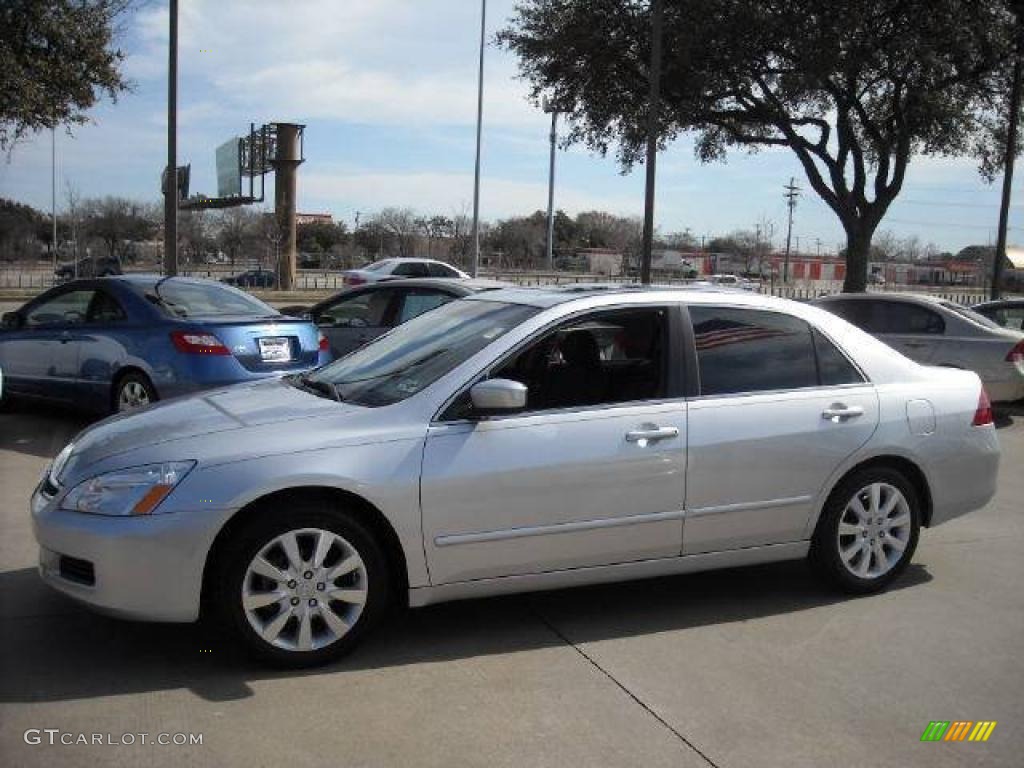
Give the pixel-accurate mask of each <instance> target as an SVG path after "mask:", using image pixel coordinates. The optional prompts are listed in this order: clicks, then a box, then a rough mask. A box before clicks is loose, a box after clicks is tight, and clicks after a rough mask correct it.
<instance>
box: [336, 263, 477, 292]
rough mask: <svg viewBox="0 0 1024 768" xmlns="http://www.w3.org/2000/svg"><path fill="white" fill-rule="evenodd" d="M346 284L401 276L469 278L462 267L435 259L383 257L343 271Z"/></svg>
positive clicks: (372, 281) (363, 283)
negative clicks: (458, 267) (357, 267)
mask: <svg viewBox="0 0 1024 768" xmlns="http://www.w3.org/2000/svg"><path fill="white" fill-rule="evenodd" d="M342 277H343V278H344V280H345V285H353V286H354V285H366V284H367V283H376V282H379V281H381V280H393V279H395V278H400V277H447V278H468V277H469V275H467V274H466V273H465V272H463V271H462V270H461V269H456V268H455V267H453V266H452V265H451V264H445V263H444V262H443V261H435V260H434V259H381V260H380V261H375V262H374V263H373V264H368V265H367V266H365V267H363V268H361V269H348V270H345V271H344V272H342Z"/></svg>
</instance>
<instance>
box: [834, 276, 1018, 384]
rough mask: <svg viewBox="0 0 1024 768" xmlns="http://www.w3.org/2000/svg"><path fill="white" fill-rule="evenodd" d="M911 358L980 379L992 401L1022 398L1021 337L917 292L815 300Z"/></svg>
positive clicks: (852, 294) (853, 295)
mask: <svg viewBox="0 0 1024 768" xmlns="http://www.w3.org/2000/svg"><path fill="white" fill-rule="evenodd" d="M814 303H815V304H817V305H818V306H819V307H821V308H822V309H827V310H828V311H829V312H832V313H833V314H836V315H839V317H841V318H843V319H844V320H846V321H848V322H851V323H853V324H854V325H856V326H857V327H858V328H861V329H862V330H865V331H867V332H868V333H870V334H872V335H873V336H877V337H878V338H879V339H881V340H882V341H884V342H885V343H886V344H888V345H889V346H891V347H893V348H894V349H896V350H898V351H899V352H902V353H903V354H904V355H906V356H907V357H909V358H910V359H911V360H916V361H917V362H919V363H923V364H925V365H935V366H941V367H944V368H963V369H965V370H968V371H974V372H975V373H977V374H978V376H980V377H981V380H982V382H983V383H984V384H985V389H986V390H988V394H989V397H991V398H992V400H993V402H1012V401H1014V400H1019V399H1021V398H1022V397H1024V333H1022V332H1020V331H1015V330H1011V329H1009V328H1003V327H1001V326H999V325H998V324H996V323H994V322H992V321H991V320H989V319H988V318H987V317H984V316H983V315H981V314H979V313H977V312H975V311H973V310H971V309H968V308H967V307H962V306H960V305H959V304H954V303H953V302H952V301H947V300H945V299H940V298H937V297H933V296H926V295H921V294H883V295H879V294H875V293H859V294H857V293H841V294H836V295H834V296H825V297H822V298H820V299H817V300H816V301H815V302H814Z"/></svg>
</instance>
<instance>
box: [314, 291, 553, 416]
mask: <svg viewBox="0 0 1024 768" xmlns="http://www.w3.org/2000/svg"><path fill="white" fill-rule="evenodd" d="M538 311H539V310H538V309H537V308H536V307H531V306H527V305H523V304H505V303H501V302H492V301H453V302H451V303H449V304H445V305H444V306H442V307H439V308H438V309H437V310H436V311H434V312H430V313H429V314H426V315H421V316H420V317H417V318H415V319H413V320H410V321H409V322H408V323H406V324H405V325H400V326H398V327H397V328H395V329H394V330H393V331H391V332H390V333H388V334H387V335H385V336H382V337H380V338H379V339H377V340H376V341H374V342H371V343H370V344H368V345H366V346H365V347H362V348H361V349H358V350H356V351H355V352H353V353H352V354H350V355H348V356H346V357H343V358H341V359H339V360H336V361H335V362H333V363H331V364H330V365H327V366H325V367H323V368H321V369H319V370H318V371H316V372H315V373H313V374H311V375H310V376H309V379H310V380H312V381H315V382H319V383H324V384H327V385H329V386H330V387H331V388H332V389H333V391H334V392H335V393H336V394H337V396H338V397H339V398H340V399H341V400H342V401H345V402H351V403H355V404H357V405H363V406H368V407H376V406H383V405H390V404H392V403H397V402H399V401H400V400H404V399H406V398H407V397H411V396H412V395H414V394H416V393H417V392H419V391H421V390H423V389H425V388H426V387H428V386H429V385H431V384H433V383H434V382H435V381H437V380H438V379H440V378H441V377H442V376H444V375H445V374H447V373H449V372H450V371H452V370H454V369H455V368H456V367H458V366H459V365H461V364H462V363H464V362H465V361H466V360H468V359H469V358H470V357H472V356H473V355H475V354H476V353H477V352H479V351H480V350H482V349H483V348H484V347H486V346H488V345H489V344H491V343H493V342H494V341H495V340H496V339H498V338H500V337H501V336H504V335H505V334H506V333H508V331H510V330H512V329H513V328H515V327H516V326H518V325H520V324H522V323H523V322H524V321H525V320H527V319H529V318H530V317H532V316H533V315H535V314H536V313H537V312H538Z"/></svg>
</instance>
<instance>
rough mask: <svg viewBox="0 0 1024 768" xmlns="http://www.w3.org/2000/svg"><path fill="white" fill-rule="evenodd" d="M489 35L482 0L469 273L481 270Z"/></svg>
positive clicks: (484, 6) (483, 1)
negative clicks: (482, 145)
mask: <svg viewBox="0 0 1024 768" xmlns="http://www.w3.org/2000/svg"><path fill="white" fill-rule="evenodd" d="M486 35H487V0H480V69H479V73H478V75H477V85H476V168H475V170H474V172H473V265H472V267H471V269H470V271H469V273H470V274H471V275H472V276H473V277H476V276H477V273H478V272H479V271H480V138H481V131H482V129H483V121H484V46H485V44H486Z"/></svg>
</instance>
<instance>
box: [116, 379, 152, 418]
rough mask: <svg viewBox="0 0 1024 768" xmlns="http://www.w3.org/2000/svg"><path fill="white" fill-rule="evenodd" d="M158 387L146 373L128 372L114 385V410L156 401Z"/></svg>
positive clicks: (137, 406)
mask: <svg viewBox="0 0 1024 768" xmlns="http://www.w3.org/2000/svg"><path fill="white" fill-rule="evenodd" d="M158 399H159V398H158V397H157V394H156V388H155V387H154V386H153V383H152V382H151V381H150V380H149V379H148V378H147V377H146V375H145V374H144V373H135V372H132V373H126V374H125V375H124V376H122V377H121V378H120V379H118V380H117V385H116V386H115V387H114V397H113V406H114V407H113V410H115V411H117V412H118V413H120V412H122V411H130V410H132V409H133V408H141V407H142V406H144V405H149V404H150V403H155V402H156V401H157V400H158Z"/></svg>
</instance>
